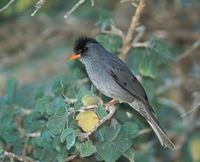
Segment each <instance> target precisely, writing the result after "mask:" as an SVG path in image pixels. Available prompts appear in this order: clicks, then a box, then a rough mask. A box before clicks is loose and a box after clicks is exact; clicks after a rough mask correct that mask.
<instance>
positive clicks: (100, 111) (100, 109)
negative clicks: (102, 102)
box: [96, 106, 107, 119]
mask: <svg viewBox="0 0 200 162" xmlns="http://www.w3.org/2000/svg"><path fill="white" fill-rule="evenodd" d="M96 113H97V115H98V117H99V118H100V119H102V118H104V117H105V116H106V115H107V112H106V111H105V109H104V108H103V107H102V106H97V108H96Z"/></svg>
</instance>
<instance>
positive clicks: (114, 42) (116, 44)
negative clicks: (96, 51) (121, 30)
mask: <svg viewBox="0 0 200 162" xmlns="http://www.w3.org/2000/svg"><path fill="white" fill-rule="evenodd" d="M96 40H97V41H98V42H100V43H101V44H102V45H103V46H104V48H106V49H107V50H108V51H110V52H112V53H117V52H118V50H119V48H120V47H121V46H122V40H121V38H120V37H119V36H116V35H103V34H100V35H97V36H96Z"/></svg>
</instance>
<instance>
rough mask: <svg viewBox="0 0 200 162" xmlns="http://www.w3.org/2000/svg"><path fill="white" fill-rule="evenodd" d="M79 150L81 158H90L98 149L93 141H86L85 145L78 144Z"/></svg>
mask: <svg viewBox="0 0 200 162" xmlns="http://www.w3.org/2000/svg"><path fill="white" fill-rule="evenodd" d="M76 147H77V149H78V150H79V152H80V156H81V157H88V156H90V155H92V154H93V153H95V152H96V147H95V146H94V145H93V144H92V141H90V140H89V141H86V142H84V143H80V144H77V146H76Z"/></svg>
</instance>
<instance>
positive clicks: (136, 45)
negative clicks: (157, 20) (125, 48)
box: [132, 41, 152, 48]
mask: <svg viewBox="0 0 200 162" xmlns="http://www.w3.org/2000/svg"><path fill="white" fill-rule="evenodd" d="M132 47H133V48H152V44H151V43H150V42H149V41H147V42H137V43H133V44H132Z"/></svg>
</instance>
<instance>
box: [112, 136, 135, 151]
mask: <svg viewBox="0 0 200 162" xmlns="http://www.w3.org/2000/svg"><path fill="white" fill-rule="evenodd" d="M112 144H113V145H114V146H115V147H116V148H117V150H118V151H119V152H121V153H124V152H125V151H126V150H128V149H129V148H130V147H131V146H132V140H131V139H129V138H127V137H124V136H123V135H121V134H120V135H119V136H117V138H116V139H115V140H114V141H112Z"/></svg>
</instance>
